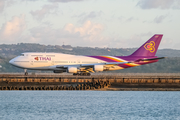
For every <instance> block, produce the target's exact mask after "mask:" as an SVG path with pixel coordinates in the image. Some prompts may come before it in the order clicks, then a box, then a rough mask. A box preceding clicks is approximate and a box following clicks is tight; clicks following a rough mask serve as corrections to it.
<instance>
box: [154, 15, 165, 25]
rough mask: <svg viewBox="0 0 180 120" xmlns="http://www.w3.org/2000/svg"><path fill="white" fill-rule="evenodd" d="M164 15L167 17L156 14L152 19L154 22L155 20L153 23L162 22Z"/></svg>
mask: <svg viewBox="0 0 180 120" xmlns="http://www.w3.org/2000/svg"><path fill="white" fill-rule="evenodd" d="M166 17H167V16H166V15H161V16H157V17H156V18H155V19H154V22H155V23H162V22H163V20H164V19H165V18H166Z"/></svg>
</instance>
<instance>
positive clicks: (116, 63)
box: [56, 62, 132, 68]
mask: <svg viewBox="0 0 180 120" xmlns="http://www.w3.org/2000/svg"><path fill="white" fill-rule="evenodd" d="M126 63H132V62H106V63H93V64H75V65H57V66H56V68H68V67H70V66H77V67H93V66H94V65H119V64H126Z"/></svg>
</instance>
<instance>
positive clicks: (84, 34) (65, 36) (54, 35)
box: [21, 21, 110, 47]
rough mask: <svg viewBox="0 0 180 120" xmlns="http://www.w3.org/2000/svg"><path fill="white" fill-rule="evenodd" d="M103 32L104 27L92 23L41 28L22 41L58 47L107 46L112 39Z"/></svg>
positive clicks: (34, 29)
mask: <svg viewBox="0 0 180 120" xmlns="http://www.w3.org/2000/svg"><path fill="white" fill-rule="evenodd" d="M103 31H104V26H103V25H101V24H98V23H92V22H91V21H86V22H84V23H83V24H82V25H81V26H76V25H74V24H72V23H69V24H66V25H65V26H64V27H63V28H62V29H53V28H52V27H51V26H39V27H35V28H32V29H30V30H29V32H30V34H29V35H24V36H23V37H21V41H23V40H26V42H32V43H41V44H56V45H58V44H62V43H63V42H65V44H70V45H72V46H91V47H92V46H106V45H107V44H108V41H110V39H109V38H107V37H104V36H103V35H102V32H103Z"/></svg>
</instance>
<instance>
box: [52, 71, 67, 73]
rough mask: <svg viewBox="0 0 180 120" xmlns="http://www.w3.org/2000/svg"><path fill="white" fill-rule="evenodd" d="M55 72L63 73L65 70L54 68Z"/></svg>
mask: <svg viewBox="0 0 180 120" xmlns="http://www.w3.org/2000/svg"><path fill="white" fill-rule="evenodd" d="M53 72H54V73H63V72H64V71H63V70H54V71H53Z"/></svg>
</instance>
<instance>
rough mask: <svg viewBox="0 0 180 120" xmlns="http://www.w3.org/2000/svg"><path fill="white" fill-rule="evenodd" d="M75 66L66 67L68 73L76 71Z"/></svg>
mask: <svg viewBox="0 0 180 120" xmlns="http://www.w3.org/2000/svg"><path fill="white" fill-rule="evenodd" d="M77 71H78V70H77V68H76V67H68V69H67V72H68V73H77Z"/></svg>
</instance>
